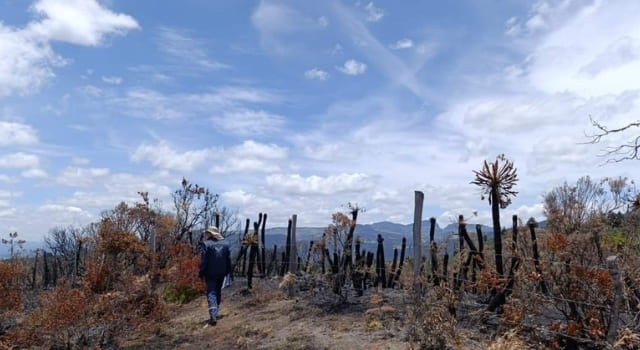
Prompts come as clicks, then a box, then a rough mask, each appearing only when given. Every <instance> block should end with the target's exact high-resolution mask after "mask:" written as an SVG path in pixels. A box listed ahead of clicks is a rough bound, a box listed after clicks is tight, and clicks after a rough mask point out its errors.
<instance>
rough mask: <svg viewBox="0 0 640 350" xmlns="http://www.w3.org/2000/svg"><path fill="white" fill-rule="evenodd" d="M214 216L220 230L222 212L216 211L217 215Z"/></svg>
mask: <svg viewBox="0 0 640 350" xmlns="http://www.w3.org/2000/svg"><path fill="white" fill-rule="evenodd" d="M214 218H215V220H216V221H215V223H216V228H217V229H218V231H219V230H220V213H218V212H216V215H215V217H214Z"/></svg>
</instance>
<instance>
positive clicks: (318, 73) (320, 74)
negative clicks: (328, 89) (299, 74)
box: [304, 67, 329, 80]
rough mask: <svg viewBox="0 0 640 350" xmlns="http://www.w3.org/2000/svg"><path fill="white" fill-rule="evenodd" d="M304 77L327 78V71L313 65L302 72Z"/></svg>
mask: <svg viewBox="0 0 640 350" xmlns="http://www.w3.org/2000/svg"><path fill="white" fill-rule="evenodd" d="M304 77H305V78H307V79H311V80H327V79H328V78H329V73H327V72H325V71H323V70H322V69H318V68H315V67H314V68H311V69H309V70H308V71H306V72H304Z"/></svg>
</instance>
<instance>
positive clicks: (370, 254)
mask: <svg viewBox="0 0 640 350" xmlns="http://www.w3.org/2000/svg"><path fill="white" fill-rule="evenodd" d="M373 257H374V254H373V252H367V270H366V272H365V274H364V281H365V286H366V282H367V281H369V280H371V273H370V272H369V271H371V266H372V265H373ZM376 267H377V266H376ZM374 284H375V281H374Z"/></svg>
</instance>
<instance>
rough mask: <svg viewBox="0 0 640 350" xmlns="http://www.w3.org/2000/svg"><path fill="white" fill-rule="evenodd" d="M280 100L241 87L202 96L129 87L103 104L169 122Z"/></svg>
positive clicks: (220, 113)
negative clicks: (122, 93) (120, 94)
mask: <svg viewBox="0 0 640 350" xmlns="http://www.w3.org/2000/svg"><path fill="white" fill-rule="evenodd" d="M281 99H282V98H281V97H280V95H278V94H276V93H274V92H272V91H269V90H265V89H259V88H253V87H242V86H222V87H219V88H216V89H213V90H211V91H206V92H201V93H177V94H165V93H162V92H160V91H157V90H152V89H146V88H132V89H129V90H127V91H126V92H125V94H124V95H123V96H115V97H108V98H107V99H106V103H107V105H108V106H110V107H116V108H117V110H118V111H123V112H124V113H125V114H127V115H130V116H134V117H139V118H147V119H158V120H170V119H182V118H187V117H189V116H194V115H203V114H206V115H211V114H213V115H224V114H225V113H232V112H234V111H238V110H243V109H250V108H248V106H253V105H264V104H274V103H277V102H279V101H281Z"/></svg>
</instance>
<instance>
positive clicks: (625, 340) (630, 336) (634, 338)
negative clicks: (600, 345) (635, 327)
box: [613, 328, 640, 350]
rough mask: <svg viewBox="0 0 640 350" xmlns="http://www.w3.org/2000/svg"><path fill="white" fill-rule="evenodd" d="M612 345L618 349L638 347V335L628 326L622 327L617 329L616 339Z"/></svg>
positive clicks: (639, 345)
mask: <svg viewBox="0 0 640 350" xmlns="http://www.w3.org/2000/svg"><path fill="white" fill-rule="evenodd" d="M613 347H614V348H615V349H620V350H637V349H640V336H639V335H638V333H636V332H634V331H632V330H631V329H629V328H622V329H620V330H619V331H618V339H616V342H615V343H614V344H613Z"/></svg>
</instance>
